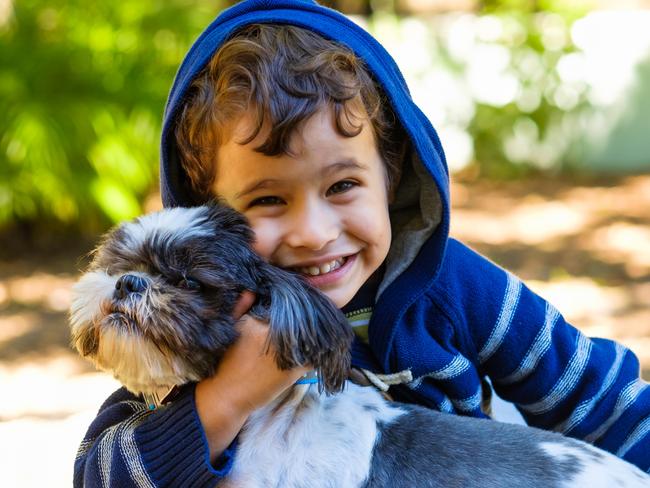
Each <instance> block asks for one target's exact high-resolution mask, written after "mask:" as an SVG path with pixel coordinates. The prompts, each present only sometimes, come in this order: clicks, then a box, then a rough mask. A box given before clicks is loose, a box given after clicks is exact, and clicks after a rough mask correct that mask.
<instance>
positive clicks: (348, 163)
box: [235, 158, 368, 199]
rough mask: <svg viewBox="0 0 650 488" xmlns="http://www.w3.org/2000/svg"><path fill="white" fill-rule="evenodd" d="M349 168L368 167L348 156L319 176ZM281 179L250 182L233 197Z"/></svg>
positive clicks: (242, 195)
mask: <svg viewBox="0 0 650 488" xmlns="http://www.w3.org/2000/svg"><path fill="white" fill-rule="evenodd" d="M351 169H356V170H367V169H368V167H367V166H365V165H363V164H361V163H359V162H358V161H357V160H356V159H354V158H348V159H343V160H341V161H337V162H336V163H333V164H330V165H328V166H326V167H324V168H323V169H322V170H321V176H329V175H331V174H335V173H338V172H339V171H344V170H351ZM282 181H283V180H281V179H277V178H264V179H263V180H259V181H255V182H253V183H252V184H250V185H248V186H246V187H245V188H244V189H243V190H242V191H240V192H238V193H235V199H240V198H242V197H244V196H246V195H248V194H249V193H253V192H254V191H257V190H263V189H264V188H267V187H270V186H273V185H274V184H278V183H282Z"/></svg>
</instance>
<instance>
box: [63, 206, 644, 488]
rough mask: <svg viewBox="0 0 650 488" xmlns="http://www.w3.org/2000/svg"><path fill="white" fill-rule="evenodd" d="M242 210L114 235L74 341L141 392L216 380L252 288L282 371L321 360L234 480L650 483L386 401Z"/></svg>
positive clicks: (172, 215)
mask: <svg viewBox="0 0 650 488" xmlns="http://www.w3.org/2000/svg"><path fill="white" fill-rule="evenodd" d="M251 238H252V235H251V232H250V229H249V228H248V227H247V225H246V222H245V220H244V219H243V217H241V216H240V215H239V214H237V213H236V212H234V211H233V210H231V209H229V208H227V207H224V206H221V205H210V206H204V207H196V208H191V209H180V208H177V209H172V210H167V211H162V212H159V213H156V214H151V215H147V216H144V217H142V218H140V219H138V220H136V221H135V222H132V223H127V224H124V225H123V226H121V227H119V228H117V229H116V230H114V231H113V232H112V233H110V234H109V235H108V236H107V237H106V238H105V240H104V242H103V243H102V245H101V246H100V247H99V248H98V249H97V251H96V254H95V257H94V260H93V263H92V264H91V267H90V269H89V271H88V272H87V273H86V274H85V275H84V276H83V277H82V279H81V280H80V281H79V283H77V284H76V285H75V287H74V289H73V305H72V310H71V324H72V337H73V343H74V344H75V346H76V347H77V349H78V350H79V351H80V353H81V354H82V355H84V356H88V357H90V358H91V359H93V361H94V362H95V363H96V364H97V365H98V366H99V367H100V368H102V369H105V370H109V371H111V372H113V374H114V375H115V376H116V377H117V378H118V379H119V380H120V381H122V383H123V384H124V385H125V386H126V387H127V388H128V389H129V390H131V391H132V392H134V393H136V394H140V393H142V394H143V395H146V396H149V395H152V394H155V393H156V392H157V391H158V390H159V389H160V388H168V387H171V386H173V385H180V384H183V383H187V382H190V381H199V380H200V379H202V378H205V377H208V376H210V375H211V374H213V372H214V370H215V367H216V365H217V364H218V361H219V359H220V358H221V356H222V354H223V352H224V351H225V350H226V349H227V347H228V346H229V345H230V344H232V342H233V341H234V340H235V339H236V332H235V327H234V320H233V319H232V311H233V309H234V306H235V304H236V302H237V299H238V297H239V296H240V295H241V292H242V291H243V290H251V291H253V292H254V293H255V294H256V296H257V301H256V303H255V305H254V306H253V308H252V310H251V313H253V314H254V315H256V316H258V317H261V318H263V319H264V320H267V321H268V322H269V326H270V334H269V335H270V339H269V340H270V342H271V343H272V344H273V346H274V350H275V351H276V361H277V363H278V366H279V367H281V368H291V367H295V366H298V365H305V364H310V365H312V366H313V367H314V369H315V370H316V372H317V374H318V379H319V385H318V386H316V385H315V384H312V385H309V384H307V385H303V384H296V385H294V386H293V387H292V388H290V389H289V390H287V391H286V392H285V393H284V394H283V395H281V396H280V398H278V399H277V400H276V401H274V402H273V403H272V404H270V405H267V406H266V407H264V408H262V409H260V410H258V411H256V412H254V413H253V415H252V416H251V417H250V418H249V419H248V421H247V423H246V425H245V426H244V428H243V430H242V432H241V433H240V436H239V443H238V448H237V455H236V456H235V462H234V466H233V469H232V471H231V473H230V474H229V476H228V478H227V479H226V480H225V481H224V482H223V483H222V486H226V487H228V488H235V487H238V488H239V487H243V488H258V487H259V488H269V487H278V488H280V487H281V488H293V487H295V488H297V487H314V488H320V487H323V488H325V487H336V488H340V487H344V488H347V487H350V488H353V487H373V488H378V487H391V488H392V487H409V488H411V487H428V486H431V487H434V486H454V487H456V486H457V487H481V488H483V487H504V486H522V487H544V488H551V487H565V486H589V487H590V488H596V487H601V486H602V487H613V486H620V487H644V486H645V487H648V486H650V476H648V475H646V474H644V473H643V472H641V471H640V470H639V469H637V468H635V467H634V466H632V465H630V464H628V463H625V462H624V461H622V460H620V459H618V458H617V457H615V456H613V455H611V454H609V453H606V452H605V451H601V450H599V449H597V448H595V447H593V446H590V445H588V444H585V443H582V442H579V441H576V440H573V439H568V438H565V437H563V436H561V435H559V434H554V433H550V432H545V431H541V430H538V429H532V428H528V427H523V426H514V425H509V424H502V423H498V422H491V421H486V420H479V419H471V418H464V417H457V416H451V415H448V414H442V413H439V412H435V411H432V410H429V409H425V408H423V407H418V406H413V405H406V404H400V403H393V402H387V401H386V400H385V399H384V398H383V397H382V396H381V394H380V393H379V392H378V391H376V390H375V389H373V388H372V387H361V386H358V385H356V384H352V383H350V382H346V381H345V378H346V376H347V373H348V370H349V367H350V353H349V348H350V343H351V340H352V332H351V330H350V327H349V325H348V324H347V321H346V320H345V317H344V316H343V315H342V314H341V312H340V311H339V310H337V309H336V308H335V307H334V306H333V305H332V304H331V303H330V302H329V300H327V298H325V297H324V296H323V295H322V294H320V293H319V292H318V291H316V290H314V289H313V288H311V287H310V286H309V285H307V284H306V283H305V282H304V281H303V280H302V279H300V278H299V277H297V276H295V275H293V274H292V273H288V272H286V271H282V270H279V269H277V268H274V267H272V266H270V265H268V264H267V263H265V262H264V261H262V260H261V259H260V258H259V257H258V256H257V255H255V253H254V252H253V251H252V250H251V247H250V243H251Z"/></svg>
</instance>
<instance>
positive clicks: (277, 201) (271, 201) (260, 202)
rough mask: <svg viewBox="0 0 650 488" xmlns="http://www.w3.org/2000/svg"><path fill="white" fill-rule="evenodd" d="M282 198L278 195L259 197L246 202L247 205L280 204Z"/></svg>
mask: <svg viewBox="0 0 650 488" xmlns="http://www.w3.org/2000/svg"><path fill="white" fill-rule="evenodd" d="M281 204H282V199H280V198H278V197H260V198H256V199H255V200H253V201H252V202H251V203H249V204H248V206H249V207H256V206H270V205H281Z"/></svg>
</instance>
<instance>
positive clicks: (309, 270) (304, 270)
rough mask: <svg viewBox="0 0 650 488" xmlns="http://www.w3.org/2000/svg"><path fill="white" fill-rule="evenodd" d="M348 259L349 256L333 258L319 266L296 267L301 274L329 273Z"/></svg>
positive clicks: (318, 274) (317, 274) (316, 274)
mask: <svg viewBox="0 0 650 488" xmlns="http://www.w3.org/2000/svg"><path fill="white" fill-rule="evenodd" d="M347 260H348V257H347V256H344V257H340V258H337V259H333V260H332V261H330V262H328V263H323V264H319V265H318V266H300V267H296V268H294V270H295V271H297V272H298V273H300V274H303V275H307V276H320V275H324V274H327V273H331V272H332V271H335V270H337V269H339V268H340V267H341V266H343V265H344V264H345V263H346V261H347Z"/></svg>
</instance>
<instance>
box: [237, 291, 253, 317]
mask: <svg viewBox="0 0 650 488" xmlns="http://www.w3.org/2000/svg"><path fill="white" fill-rule="evenodd" d="M253 303H255V293H253V292H252V291H250V290H244V291H243V292H242V294H241V296H240V297H239V299H238V300H237V303H236V304H235V308H234V309H233V311H232V315H233V317H234V318H235V320H239V319H240V318H241V316H242V315H244V314H245V313H246V312H248V311H249V310H250V308H251V307H252V306H253Z"/></svg>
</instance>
